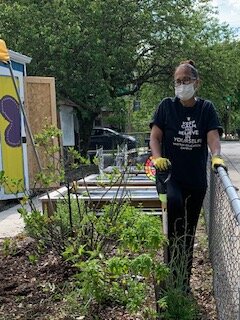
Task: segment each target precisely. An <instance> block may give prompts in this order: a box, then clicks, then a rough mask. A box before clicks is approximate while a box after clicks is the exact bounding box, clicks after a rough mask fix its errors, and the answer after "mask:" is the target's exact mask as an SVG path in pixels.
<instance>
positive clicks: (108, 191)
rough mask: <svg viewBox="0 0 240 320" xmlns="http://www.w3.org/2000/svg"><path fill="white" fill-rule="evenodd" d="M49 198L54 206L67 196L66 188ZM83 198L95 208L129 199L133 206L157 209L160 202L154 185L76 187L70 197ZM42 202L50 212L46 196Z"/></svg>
mask: <svg viewBox="0 0 240 320" xmlns="http://www.w3.org/2000/svg"><path fill="white" fill-rule="evenodd" d="M49 196H50V199H51V201H52V203H53V204H54V206H55V205H56V202H58V201H63V200H64V199H66V196H67V188H66V187H62V188H60V189H58V190H55V191H53V192H51V193H50V194H49ZM77 198H78V199H79V200H83V201H85V202H86V203H88V204H89V205H91V207H92V208H94V209H95V210H99V209H100V208H102V206H103V205H105V204H110V203H112V202H113V201H114V202H115V201H116V202H119V203H122V202H123V201H129V203H130V204H131V205H133V206H135V207H139V206H140V207H142V208H148V210H154V209H156V210H157V211H159V210H160V208H161V203H160V201H159V197H158V194H157V191H156V188H155V187H153V186H152V187H150V186H148V187H146V186H145V187H143V186H141V187H139V186H137V187H136V186H127V187H116V186H114V187H111V188H97V187H96V186H95V187H93V186H89V187H84V186H82V187H78V188H77V190H76V192H75V193H72V199H73V200H74V199H77ZM40 201H41V202H42V206H43V210H45V211H47V212H48V213H52V212H50V211H49V210H50V207H49V200H48V197H47V196H43V197H41V198H40Z"/></svg>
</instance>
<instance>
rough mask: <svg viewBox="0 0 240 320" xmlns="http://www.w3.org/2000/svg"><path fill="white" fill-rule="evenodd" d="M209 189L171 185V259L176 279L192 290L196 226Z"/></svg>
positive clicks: (172, 183)
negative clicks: (191, 279)
mask: <svg viewBox="0 0 240 320" xmlns="http://www.w3.org/2000/svg"><path fill="white" fill-rule="evenodd" d="M205 193H206V188H201V189H195V190H193V189H188V188H184V187H182V186H180V185H179V184H178V183H177V182H175V181H173V180H172V179H170V180H169V181H168V183H167V211H168V239H169V248H168V259H169V265H170V269H171V270H172V271H173V273H172V274H173V275H174V276H175V277H174V280H175V281H177V282H178V284H179V285H181V282H182V285H183V286H185V287H186V288H188V287H189V281H190V276H191V269H192V260H193V245H194V236H195V232H196V227H197V223H198V218H199V214H200V212H201V207H202V203H203V199H204V196H205Z"/></svg>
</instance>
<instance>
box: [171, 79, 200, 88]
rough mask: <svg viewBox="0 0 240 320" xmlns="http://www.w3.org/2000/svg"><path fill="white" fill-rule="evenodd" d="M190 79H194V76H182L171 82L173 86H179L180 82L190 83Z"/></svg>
mask: <svg viewBox="0 0 240 320" xmlns="http://www.w3.org/2000/svg"><path fill="white" fill-rule="evenodd" d="M192 80H196V78H191V77H186V78H183V79H182V80H180V79H176V80H174V81H173V84H174V86H175V87H179V86H180V85H181V84H190V83H191V82H192Z"/></svg>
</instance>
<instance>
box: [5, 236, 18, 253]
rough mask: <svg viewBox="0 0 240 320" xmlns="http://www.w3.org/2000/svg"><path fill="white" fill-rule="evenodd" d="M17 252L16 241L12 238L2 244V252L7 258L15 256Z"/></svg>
mask: <svg viewBox="0 0 240 320" xmlns="http://www.w3.org/2000/svg"><path fill="white" fill-rule="evenodd" d="M16 250H17V244H16V241H15V240H14V239H12V238H5V239H4V240H3V242H2V251H3V255H4V256H5V257H7V256H10V255H14V254H15V253H16Z"/></svg>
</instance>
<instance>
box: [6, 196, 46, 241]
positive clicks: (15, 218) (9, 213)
mask: <svg viewBox="0 0 240 320" xmlns="http://www.w3.org/2000/svg"><path fill="white" fill-rule="evenodd" d="M33 203H34V204H35V206H36V208H37V209H39V210H41V208H42V207H41V203H40V201H39V200H38V198H34V199H33ZM19 208H21V205H20V204H18V205H15V206H13V207H10V208H8V209H7V210H4V211H1V212H0V241H2V240H3V239H4V238H8V237H14V236H16V235H18V234H19V233H21V232H22V231H23V230H24V222H23V219H22V218H21V216H20V213H19V212H18V211H17V210H18V209H19ZM26 208H27V209H28V210H30V207H29V205H27V206H26Z"/></svg>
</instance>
